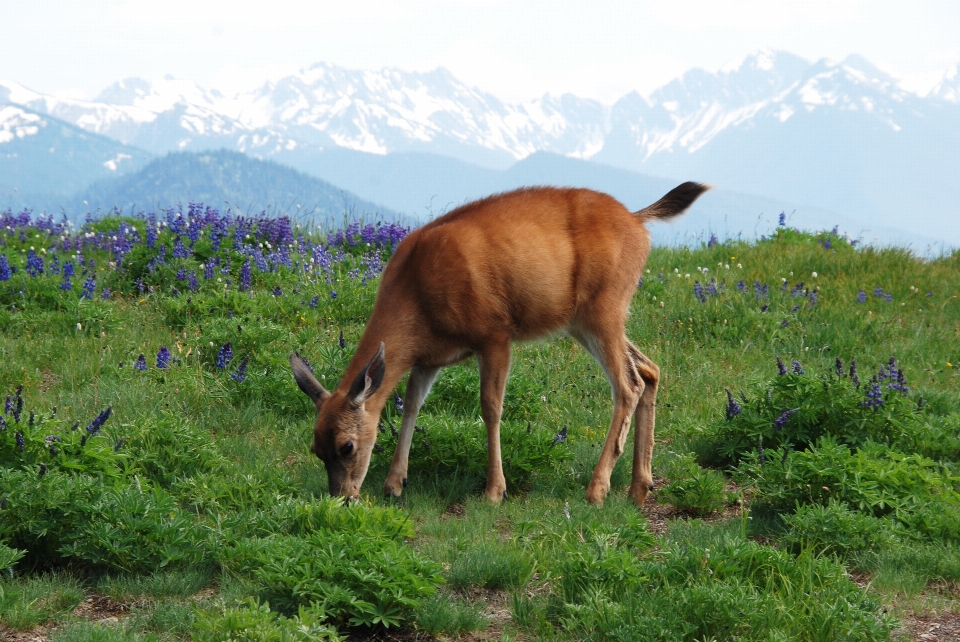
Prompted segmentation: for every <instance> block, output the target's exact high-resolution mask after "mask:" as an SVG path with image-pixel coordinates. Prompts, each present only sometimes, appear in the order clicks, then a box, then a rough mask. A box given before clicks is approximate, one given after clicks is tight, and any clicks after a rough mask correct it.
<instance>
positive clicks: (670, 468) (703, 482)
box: [658, 453, 727, 515]
mask: <svg viewBox="0 0 960 642" xmlns="http://www.w3.org/2000/svg"><path fill="white" fill-rule="evenodd" d="M662 470H663V475H664V477H666V478H667V479H668V480H669V481H670V483H669V484H667V485H666V486H664V487H663V488H661V489H660V491H659V495H658V499H659V500H665V501H667V502H669V503H671V504H673V505H674V506H676V507H677V508H679V509H680V510H686V511H690V512H692V513H694V514H696V515H709V514H710V513H716V512H719V511H722V510H723V509H724V508H725V507H726V505H727V501H726V491H725V488H726V485H727V479H726V477H724V476H723V474H721V473H719V472H717V471H715V470H710V469H706V468H701V467H700V466H699V465H697V462H696V461H694V455H693V454H692V453H690V454H686V455H675V456H674V457H671V458H669V459H668V460H667V464H666V466H665V467H664V468H663V469H662Z"/></svg>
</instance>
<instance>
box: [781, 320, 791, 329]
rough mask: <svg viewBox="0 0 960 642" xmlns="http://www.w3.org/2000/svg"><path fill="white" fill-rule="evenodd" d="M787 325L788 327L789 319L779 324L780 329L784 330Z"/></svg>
mask: <svg viewBox="0 0 960 642" xmlns="http://www.w3.org/2000/svg"><path fill="white" fill-rule="evenodd" d="M789 325H790V321H789V319H784V320H783V321H781V322H780V327H781V328H786V327H787V326H789Z"/></svg>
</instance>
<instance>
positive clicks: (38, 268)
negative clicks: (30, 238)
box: [26, 249, 43, 277]
mask: <svg viewBox="0 0 960 642" xmlns="http://www.w3.org/2000/svg"><path fill="white" fill-rule="evenodd" d="M26 270H27V274H29V275H30V276H33V277H35V276H38V275H40V274H43V259H41V258H40V257H39V256H38V255H37V253H36V252H34V251H33V250H32V249H31V250H30V251H28V252H27V265H26Z"/></svg>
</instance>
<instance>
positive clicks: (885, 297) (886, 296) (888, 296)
mask: <svg viewBox="0 0 960 642" xmlns="http://www.w3.org/2000/svg"><path fill="white" fill-rule="evenodd" d="M883 300H884V301H887V302H890V301H893V294H891V293H890V292H887V293H886V294H884V295H883Z"/></svg>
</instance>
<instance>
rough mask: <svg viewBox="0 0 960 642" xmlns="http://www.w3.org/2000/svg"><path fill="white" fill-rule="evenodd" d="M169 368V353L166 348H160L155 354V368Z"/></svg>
mask: <svg viewBox="0 0 960 642" xmlns="http://www.w3.org/2000/svg"><path fill="white" fill-rule="evenodd" d="M169 366H170V351H169V350H168V349H167V346H160V350H159V351H158V352H157V367H158V368H167V367H169Z"/></svg>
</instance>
